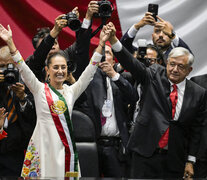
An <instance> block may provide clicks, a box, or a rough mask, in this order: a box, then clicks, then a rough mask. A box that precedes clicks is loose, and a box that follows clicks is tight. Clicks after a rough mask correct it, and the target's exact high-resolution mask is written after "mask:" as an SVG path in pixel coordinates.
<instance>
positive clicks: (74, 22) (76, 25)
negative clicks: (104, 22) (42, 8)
mask: <svg viewBox="0 0 207 180" xmlns="http://www.w3.org/2000/svg"><path fill="white" fill-rule="evenodd" d="M62 19H66V20H67V21H68V27H69V28H70V29H71V30H72V31H78V30H79V29H80V27H81V22H80V20H79V19H78V17H77V15H76V14H75V13H74V12H69V13H67V14H66V16H63V17H62Z"/></svg>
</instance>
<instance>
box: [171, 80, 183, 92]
mask: <svg viewBox="0 0 207 180" xmlns="http://www.w3.org/2000/svg"><path fill="white" fill-rule="evenodd" d="M169 82H170V85H171V86H170V87H172V85H173V84H174V83H172V82H171V81H170V80H169ZM185 85H186V79H184V80H183V81H182V82H180V83H178V84H176V86H177V88H178V89H179V90H181V91H184V90H185Z"/></svg>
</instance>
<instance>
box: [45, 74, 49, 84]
mask: <svg viewBox="0 0 207 180" xmlns="http://www.w3.org/2000/svg"><path fill="white" fill-rule="evenodd" d="M46 82H47V83H50V75H49V74H48V76H47V80H46Z"/></svg>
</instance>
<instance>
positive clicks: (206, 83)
mask: <svg viewBox="0 0 207 180" xmlns="http://www.w3.org/2000/svg"><path fill="white" fill-rule="evenodd" d="M191 80H192V81H193V82H195V83H197V84H198V85H200V86H201V87H204V88H205V89H207V74H204V75H200V76H195V77H192V78H191ZM206 102H207V99H206ZM198 159H199V160H201V161H207V118H206V119H205V121H204V126H203V130H202V134H201V142H200V148H199V153H198Z"/></svg>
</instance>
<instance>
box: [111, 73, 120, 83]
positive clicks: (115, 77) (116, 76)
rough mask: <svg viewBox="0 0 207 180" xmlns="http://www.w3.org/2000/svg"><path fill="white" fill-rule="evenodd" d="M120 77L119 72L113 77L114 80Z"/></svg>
mask: <svg viewBox="0 0 207 180" xmlns="http://www.w3.org/2000/svg"><path fill="white" fill-rule="evenodd" d="M119 77H120V74H119V73H116V75H115V76H114V77H112V78H111V80H112V81H117V80H118V79H119Z"/></svg>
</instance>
